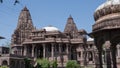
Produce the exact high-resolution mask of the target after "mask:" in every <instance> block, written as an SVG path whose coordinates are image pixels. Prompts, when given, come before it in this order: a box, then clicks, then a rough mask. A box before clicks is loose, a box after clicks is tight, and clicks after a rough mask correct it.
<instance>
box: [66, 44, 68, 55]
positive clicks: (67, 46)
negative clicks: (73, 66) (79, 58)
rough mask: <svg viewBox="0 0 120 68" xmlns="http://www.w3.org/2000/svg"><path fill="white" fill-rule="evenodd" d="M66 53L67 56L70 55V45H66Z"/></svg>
mask: <svg viewBox="0 0 120 68" xmlns="http://www.w3.org/2000/svg"><path fill="white" fill-rule="evenodd" d="M66 47H67V48H66V53H67V55H68V54H69V44H66Z"/></svg>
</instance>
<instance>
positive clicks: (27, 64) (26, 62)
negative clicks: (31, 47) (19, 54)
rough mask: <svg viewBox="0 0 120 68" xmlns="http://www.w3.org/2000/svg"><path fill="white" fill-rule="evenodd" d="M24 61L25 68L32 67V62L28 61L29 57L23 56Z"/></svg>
mask: <svg viewBox="0 0 120 68" xmlns="http://www.w3.org/2000/svg"><path fill="white" fill-rule="evenodd" d="M24 62H25V68H33V66H32V64H31V63H30V62H31V60H30V59H29V58H25V59H24Z"/></svg>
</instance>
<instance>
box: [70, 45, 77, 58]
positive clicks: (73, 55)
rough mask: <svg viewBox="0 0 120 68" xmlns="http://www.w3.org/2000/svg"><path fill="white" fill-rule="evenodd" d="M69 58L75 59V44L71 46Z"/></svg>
mask: <svg viewBox="0 0 120 68" xmlns="http://www.w3.org/2000/svg"><path fill="white" fill-rule="evenodd" d="M71 60H77V51H76V47H75V46H72V47H71Z"/></svg>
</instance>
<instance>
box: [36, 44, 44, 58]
mask: <svg viewBox="0 0 120 68" xmlns="http://www.w3.org/2000/svg"><path fill="white" fill-rule="evenodd" d="M35 50H36V57H37V58H43V46H42V45H38V46H36V48H35Z"/></svg>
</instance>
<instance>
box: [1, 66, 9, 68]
mask: <svg viewBox="0 0 120 68" xmlns="http://www.w3.org/2000/svg"><path fill="white" fill-rule="evenodd" d="M0 68H8V67H7V66H0Z"/></svg>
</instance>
